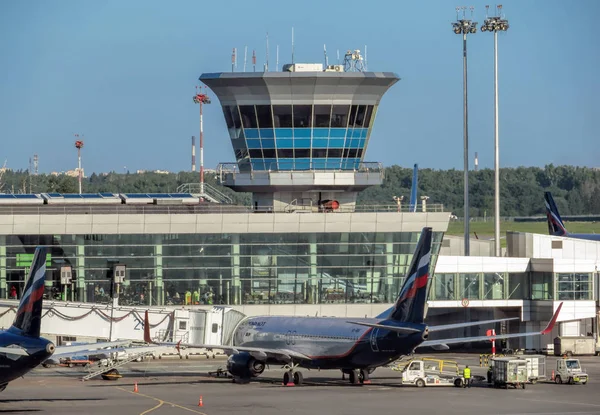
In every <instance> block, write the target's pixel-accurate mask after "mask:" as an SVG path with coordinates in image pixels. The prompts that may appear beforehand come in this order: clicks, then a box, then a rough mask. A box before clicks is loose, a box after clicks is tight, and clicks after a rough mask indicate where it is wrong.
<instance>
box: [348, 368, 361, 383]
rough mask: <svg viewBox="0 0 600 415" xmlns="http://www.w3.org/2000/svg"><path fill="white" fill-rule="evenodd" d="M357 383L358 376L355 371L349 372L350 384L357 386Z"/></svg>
mask: <svg viewBox="0 0 600 415" xmlns="http://www.w3.org/2000/svg"><path fill="white" fill-rule="evenodd" d="M358 382H359V380H358V374H357V373H356V370H353V371H352V372H350V383H351V384H353V385H358Z"/></svg>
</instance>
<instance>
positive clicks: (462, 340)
mask: <svg viewBox="0 0 600 415" xmlns="http://www.w3.org/2000/svg"><path fill="white" fill-rule="evenodd" d="M562 305H563V303H560V304H559V306H558V308H557V309H556V312H555V313H554V316H552V320H550V322H549V323H548V325H547V326H546V328H545V329H544V330H542V331H531V332H528V333H512V334H497V335H495V336H492V337H490V336H476V337H458V338H454V339H440V340H427V341H424V342H423V343H421V344H420V345H419V346H417V347H426V346H430V347H434V348H435V347H440V346H441V347H447V345H448V344H456V343H471V342H479V341H490V340H492V339H493V340H498V339H512V338H515V337H526V336H538V335H540V334H548V333H550V332H551V331H552V329H553V328H554V325H555V324H556V320H557V319H558V313H560V309H561V308H562Z"/></svg>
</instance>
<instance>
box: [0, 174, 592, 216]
mask: <svg viewBox="0 0 600 415" xmlns="http://www.w3.org/2000/svg"><path fill="white" fill-rule="evenodd" d="M412 174H413V171H412V168H405V167H401V166H397V165H394V166H390V167H387V168H386V169H385V179H384V181H383V184H382V185H381V186H374V187H371V188H368V189H366V190H364V191H363V192H361V193H360V194H359V196H358V203H359V204H376V205H393V204H395V202H394V200H393V196H404V202H403V203H408V201H409V199H410V190H411V183H412ZM198 180H199V175H198V173H194V172H179V173H171V174H161V173H150V172H149V173H140V174H137V173H115V172H112V173H108V174H95V173H94V174H91V175H90V176H89V177H86V178H84V179H83V185H82V187H83V192H85V193H97V192H113V193H169V192H170V193H174V192H176V191H177V189H178V188H179V186H180V185H182V184H185V183H197V182H198ZM205 180H206V182H207V183H209V184H211V185H213V186H215V187H217V188H219V190H221V191H222V192H223V193H225V194H227V195H228V196H229V197H231V198H232V200H233V201H234V203H235V204H243V205H250V200H251V198H250V195H249V194H248V193H236V192H234V191H232V190H230V189H228V188H225V187H223V186H221V185H219V184H218V183H217V178H216V177H215V175H214V174H212V173H207V174H205ZM548 190H549V191H551V192H552V193H553V196H554V199H555V201H556V204H557V205H558V208H559V209H560V212H561V214H563V215H586V214H599V213H600V169H594V168H587V167H576V166H554V165H552V164H549V165H547V166H545V167H543V168H540V167H517V168H503V169H501V171H500V197H501V206H500V209H501V212H500V215H501V216H532V215H540V214H543V213H544V199H543V194H544V191H548ZM0 192H4V193H44V192H59V193H77V192H78V181H77V178H76V177H69V176H66V175H58V176H55V175H47V174H39V175H29V174H28V172H27V171H26V170H25V171H23V170H21V171H6V172H5V173H4V175H3V176H2V178H0ZM418 195H419V196H429V200H428V203H435V204H438V203H439V204H443V205H444V209H445V210H446V211H448V212H452V213H454V214H455V215H457V216H459V217H460V216H462V214H463V171H461V170H454V169H452V170H433V169H420V170H419V180H418ZM469 195H470V196H469V197H470V206H471V207H470V215H471V216H472V217H477V216H480V217H482V216H492V215H493V214H494V171H493V170H492V169H482V170H479V171H470V172H469Z"/></svg>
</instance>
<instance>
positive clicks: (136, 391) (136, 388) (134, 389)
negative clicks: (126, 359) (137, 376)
mask: <svg viewBox="0 0 600 415" xmlns="http://www.w3.org/2000/svg"><path fill="white" fill-rule="evenodd" d="M133 391H134V392H135V393H138V386H137V382H135V383H134V384H133Z"/></svg>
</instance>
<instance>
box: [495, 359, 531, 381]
mask: <svg viewBox="0 0 600 415" xmlns="http://www.w3.org/2000/svg"><path fill="white" fill-rule="evenodd" d="M527 382H529V379H528V376H527V360H525V359H518V358H517V359H515V358H511V357H499V358H496V359H493V363H492V383H493V384H494V387H495V388H500V387H504V388H505V389H508V386H509V385H510V386H513V387H515V388H518V387H521V388H523V389H525V384H526V383H527Z"/></svg>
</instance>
